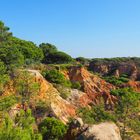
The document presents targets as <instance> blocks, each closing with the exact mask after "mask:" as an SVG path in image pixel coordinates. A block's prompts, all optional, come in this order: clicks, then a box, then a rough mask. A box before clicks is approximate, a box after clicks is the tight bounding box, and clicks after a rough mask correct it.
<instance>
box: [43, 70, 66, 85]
mask: <svg viewBox="0 0 140 140" xmlns="http://www.w3.org/2000/svg"><path fill="white" fill-rule="evenodd" d="M45 78H46V79H47V80H48V81H50V82H52V83H56V84H62V83H64V82H65V77H64V75H63V74H62V73H60V72H59V71H57V70H49V71H46V72H45Z"/></svg>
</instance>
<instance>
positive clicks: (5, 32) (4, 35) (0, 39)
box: [0, 21, 12, 45]
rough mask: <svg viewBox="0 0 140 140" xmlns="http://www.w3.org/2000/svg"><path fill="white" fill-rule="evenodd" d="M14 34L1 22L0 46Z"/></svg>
mask: <svg viewBox="0 0 140 140" xmlns="http://www.w3.org/2000/svg"><path fill="white" fill-rule="evenodd" d="M11 36H12V33H11V32H9V27H6V26H5V25H4V23H3V22H2V21H0V45H1V44H3V43H4V42H6V41H7V40H8V39H9V37H11Z"/></svg>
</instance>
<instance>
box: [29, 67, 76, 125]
mask: <svg viewBox="0 0 140 140" xmlns="http://www.w3.org/2000/svg"><path fill="white" fill-rule="evenodd" d="M28 71H29V72H31V73H32V74H33V75H34V76H35V80H36V81H37V82H38V83H39V84H40V91H39V94H38V95H36V97H35V98H36V99H38V100H41V101H44V102H46V103H47V104H48V105H49V106H50V109H51V111H52V113H53V115H54V116H56V117H57V118H59V119H60V120H61V121H62V122H64V123H66V122H68V119H69V118H70V117H74V116H75V115H76V113H75V109H76V108H75V106H74V105H72V104H70V103H69V102H68V101H66V100H64V99H63V98H61V97H60V93H59V92H58V91H57V90H56V89H55V88H54V87H53V85H52V84H51V83H49V82H48V81H46V80H45V79H44V78H43V76H42V75H41V74H40V73H39V72H38V71H36V70H28Z"/></svg>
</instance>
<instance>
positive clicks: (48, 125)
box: [39, 117, 67, 140]
mask: <svg viewBox="0 0 140 140" xmlns="http://www.w3.org/2000/svg"><path fill="white" fill-rule="evenodd" d="M39 131H40V132H41V133H42V135H43V140H60V139H61V138H62V137H63V136H64V134H65V133H66V131H67V127H66V126H65V125H64V124H63V123H62V122H61V121H59V120H57V119H55V118H49V117H47V118H46V119H44V120H43V121H42V122H41V123H40V124H39Z"/></svg>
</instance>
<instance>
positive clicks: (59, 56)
mask: <svg viewBox="0 0 140 140" xmlns="http://www.w3.org/2000/svg"><path fill="white" fill-rule="evenodd" d="M44 59H45V63H48V64H65V63H70V62H72V61H73V59H72V57H71V56H70V55H68V54H66V53H64V52H60V51H57V52H51V53H49V54H48V55H47V56H46V57H45V58H44Z"/></svg>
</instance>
